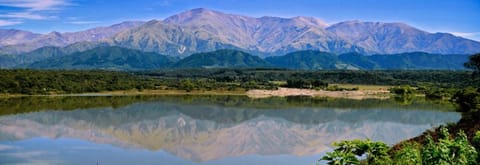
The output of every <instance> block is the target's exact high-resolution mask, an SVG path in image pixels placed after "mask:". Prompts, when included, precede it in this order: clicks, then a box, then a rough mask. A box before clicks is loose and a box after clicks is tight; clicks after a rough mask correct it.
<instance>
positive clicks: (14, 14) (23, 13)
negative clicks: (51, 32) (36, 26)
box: [0, 0, 72, 26]
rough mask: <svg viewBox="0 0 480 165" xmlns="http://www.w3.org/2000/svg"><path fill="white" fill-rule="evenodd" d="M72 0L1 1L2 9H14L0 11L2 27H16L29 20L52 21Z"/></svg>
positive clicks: (0, 24)
mask: <svg viewBox="0 0 480 165" xmlns="http://www.w3.org/2000/svg"><path fill="white" fill-rule="evenodd" d="M70 5H72V3H70V0H0V7H12V8H14V9H12V10H3V11H1V10H0V19H1V20H0V26H9V25H16V24H21V23H23V22H26V21H27V20H50V19H55V18H57V16H55V15H52V14H55V13H58V12H57V11H58V10H62V9H63V8H64V7H66V6H70Z"/></svg>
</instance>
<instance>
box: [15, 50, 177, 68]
mask: <svg viewBox="0 0 480 165" xmlns="http://www.w3.org/2000/svg"><path fill="white" fill-rule="evenodd" d="M174 61H175V59H173V58H172V57H168V56H165V55H160V54H157V53H148V52H142V51H138V50H132V49H127V48H121V47H97V48H94V49H90V50H87V51H83V52H77V53H73V54H69V55H66V56H62V57H58V58H57V57H51V58H47V59H45V60H41V61H37V62H34V63H32V64H29V65H26V66H24V67H26V68H34V69H106V70H148V69H159V68H166V67H168V66H170V65H172V64H173V63H174Z"/></svg>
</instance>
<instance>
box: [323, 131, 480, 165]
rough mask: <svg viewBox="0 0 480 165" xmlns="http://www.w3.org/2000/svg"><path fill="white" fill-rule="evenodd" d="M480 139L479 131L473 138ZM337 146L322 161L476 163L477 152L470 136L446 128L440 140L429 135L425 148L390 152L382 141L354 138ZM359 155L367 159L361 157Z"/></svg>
mask: <svg viewBox="0 0 480 165" xmlns="http://www.w3.org/2000/svg"><path fill="white" fill-rule="evenodd" d="M479 142H480V133H477V135H476V136H475V137H474V141H473V143H474V145H475V146H477V145H478V143H479ZM333 146H335V147H336V148H335V149H334V151H333V152H329V153H327V154H326V156H324V157H322V159H321V160H325V161H327V163H328V164H335V165H340V164H341V165H343V164H393V163H394V164H402V165H403V164H407V165H410V164H412V165H413V164H415V165H416V164H425V165H450V164H455V165H473V164H477V158H478V152H477V151H476V150H475V148H474V147H473V146H472V145H470V144H469V143H468V140H467V135H466V134H465V133H464V132H463V131H460V132H458V133H457V135H456V137H455V138H454V139H452V138H451V137H450V134H449V133H448V130H447V128H445V127H442V128H440V133H439V139H438V142H435V141H434V140H433V138H432V137H431V136H430V135H428V136H427V138H426V140H425V142H424V144H423V147H421V146H420V145H418V144H416V143H407V144H405V145H404V146H403V148H402V149H401V150H398V151H395V152H394V153H393V161H392V159H391V157H390V156H391V155H389V154H388V151H389V150H390V148H389V147H388V146H387V145H386V144H385V143H382V142H372V141H370V140H365V141H362V140H352V141H342V142H340V143H334V144H333ZM359 158H365V159H364V160H359Z"/></svg>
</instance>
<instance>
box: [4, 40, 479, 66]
mask: <svg viewBox="0 0 480 165" xmlns="http://www.w3.org/2000/svg"><path fill="white" fill-rule="evenodd" d="M85 46H86V47H85V49H83V50H86V51H81V52H78V51H77V50H76V49H73V48H70V49H69V48H68V47H65V48H58V47H44V48H40V49H37V50H34V51H32V52H29V53H25V54H20V55H0V68H12V67H22V68H39V69H103V70H151V69H162V68H172V69H173V68H268V67H275V68H286V69H300V70H320V69H321V70H338V69H340V70H390V69H395V70H426V69H440V70H464V69H465V68H464V63H465V62H467V61H468V55H440V54H429V53H423V52H411V53H402V54H384V55H381V54H378V55H371V56H366V55H362V54H358V53H346V54H340V55H337V54H333V53H328V52H321V51H313V50H306V51H297V52H291V53H288V54H286V55H283V56H272V57H268V58H266V59H261V58H260V57H259V56H256V55H252V54H249V53H245V52H242V51H239V50H231V49H225V50H217V51H212V52H205V53H196V54H192V55H190V56H188V57H186V58H184V59H181V60H180V61H177V58H178V57H177V58H172V56H164V55H160V54H156V53H151V52H142V51H139V50H133V49H127V48H121V47H115V46H106V45H105V46H100V47H95V48H91V49H88V48H89V45H85ZM475 57H476V56H472V57H471V58H475ZM465 66H466V67H469V68H474V67H475V63H468V65H467V64H466V65H465ZM477 70H478V69H477Z"/></svg>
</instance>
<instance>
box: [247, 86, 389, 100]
mask: <svg viewBox="0 0 480 165" xmlns="http://www.w3.org/2000/svg"><path fill="white" fill-rule="evenodd" d="M246 93H247V96H248V97H250V98H268V97H287V96H309V97H329V98H347V99H355V100H361V99H371V98H375V99H387V98H390V91H388V90H384V89H378V90H355V91H326V90H313V89H299V88H278V89H277V90H259V89H254V90H249V91H247V92H246Z"/></svg>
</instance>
